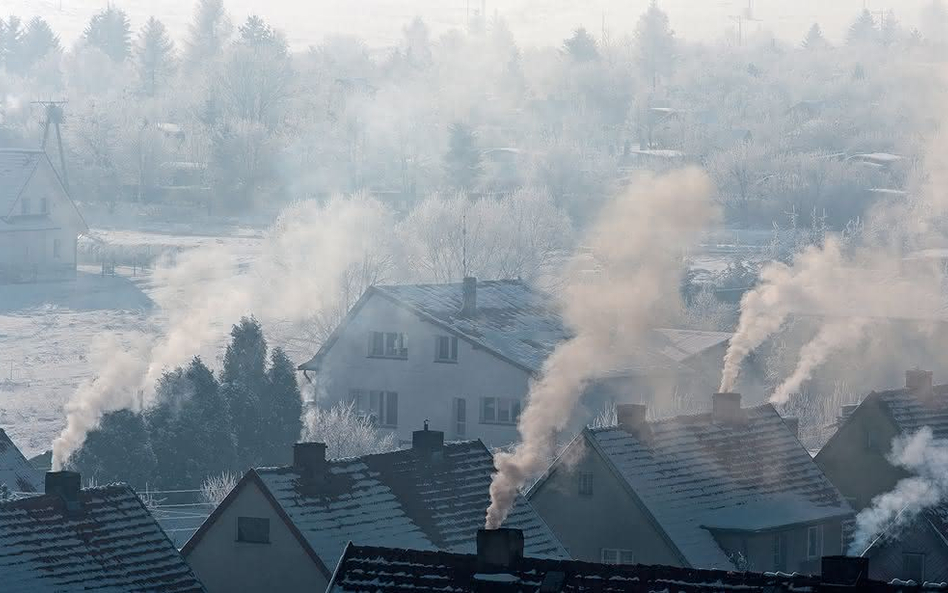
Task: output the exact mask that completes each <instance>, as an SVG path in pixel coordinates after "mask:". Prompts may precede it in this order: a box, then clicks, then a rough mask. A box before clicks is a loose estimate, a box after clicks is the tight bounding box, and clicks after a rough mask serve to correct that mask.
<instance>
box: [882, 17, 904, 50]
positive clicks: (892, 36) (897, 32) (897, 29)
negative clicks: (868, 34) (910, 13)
mask: <svg viewBox="0 0 948 593" xmlns="http://www.w3.org/2000/svg"><path fill="white" fill-rule="evenodd" d="M901 35H902V27H901V25H900V24H899V20H898V19H897V18H896V16H895V11H894V10H892V9H891V8H890V9H889V10H888V12H886V13H885V15H884V16H883V17H882V24H881V26H880V30H879V37H880V39H881V41H882V45H885V46H886V47H888V46H890V45H892V44H893V43H895V42H897V41H898V40H899V37H900V36H901Z"/></svg>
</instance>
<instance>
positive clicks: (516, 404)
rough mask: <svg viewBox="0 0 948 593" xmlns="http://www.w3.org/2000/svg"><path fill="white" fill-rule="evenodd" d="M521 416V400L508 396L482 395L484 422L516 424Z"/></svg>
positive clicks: (482, 420)
mask: <svg viewBox="0 0 948 593" xmlns="http://www.w3.org/2000/svg"><path fill="white" fill-rule="evenodd" d="M519 418H520V400H519V399H515V398H508V397H482V398H481V423H482V424H516V423H517V420H518V419H519Z"/></svg>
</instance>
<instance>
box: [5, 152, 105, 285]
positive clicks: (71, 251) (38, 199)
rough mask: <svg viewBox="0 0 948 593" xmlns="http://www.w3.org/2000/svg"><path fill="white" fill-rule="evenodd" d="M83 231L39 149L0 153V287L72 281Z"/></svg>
mask: <svg viewBox="0 0 948 593" xmlns="http://www.w3.org/2000/svg"><path fill="white" fill-rule="evenodd" d="M87 231H88V227H87V226H86V223H85V220H83V218H82V215H81V214H80V213H79V210H78V209H77V208H76V205H75V204H74V203H73V201H72V200H71V199H70V198H69V194H68V193H67V192H66V188H65V187H64V186H63V183H62V180H61V179H60V177H59V174H57V173H56V170H55V169H54V168H53V165H52V163H51V162H50V160H49V157H48V156H47V155H46V153H45V152H44V151H42V150H27V149H3V150H0V283H4V282H24V281H27V282H35V281H39V280H56V279H64V278H72V277H75V274H76V241H77V239H78V237H79V235H81V234H83V233H85V232H87Z"/></svg>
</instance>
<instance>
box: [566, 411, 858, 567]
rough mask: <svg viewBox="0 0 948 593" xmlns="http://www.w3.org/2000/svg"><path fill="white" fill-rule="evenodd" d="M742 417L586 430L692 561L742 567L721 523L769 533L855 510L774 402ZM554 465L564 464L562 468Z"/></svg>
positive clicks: (685, 419)
mask: <svg viewBox="0 0 948 593" xmlns="http://www.w3.org/2000/svg"><path fill="white" fill-rule="evenodd" d="M742 415H743V418H742V419H741V420H739V421H736V422H718V421H715V420H714V419H713V418H712V415H711V414H710V413H706V414H698V415H694V416H678V417H675V418H668V419H664V420H657V421H654V422H649V423H648V431H643V432H642V433H641V434H642V435H643V436H642V437H639V436H636V434H633V433H632V432H631V431H628V430H627V429H624V428H619V427H614V428H601V429H586V430H584V431H583V436H582V437H580V438H585V439H586V441H587V442H588V443H590V444H591V445H592V447H593V449H594V450H596V451H597V452H598V453H599V454H600V455H601V456H602V458H603V459H604V460H605V461H606V462H607V464H608V465H609V466H610V467H611V468H612V469H613V470H614V472H615V473H616V475H617V477H619V479H621V480H622V481H624V482H625V484H626V485H627V486H628V487H629V489H630V490H631V492H633V493H634V496H635V497H636V498H637V499H638V500H639V501H640V502H641V504H642V505H643V506H644V507H645V510H646V511H647V512H648V513H650V514H651V515H652V516H653V517H654V519H655V522H656V524H657V525H658V526H659V527H660V528H661V529H662V530H663V531H664V532H665V534H666V535H667V537H668V540H669V541H670V542H671V543H672V544H673V545H674V546H675V547H676V548H677V549H678V551H679V552H680V553H681V555H682V556H683V558H684V559H685V560H686V561H687V562H688V563H689V564H691V565H692V566H702V567H710V568H722V569H731V568H734V567H733V565H732V563H731V561H730V560H729V559H728V557H727V555H726V554H725V552H724V551H723V550H722V549H721V548H720V547H719V546H718V545H717V543H716V542H715V539H714V536H713V534H712V530H738V531H762V530H769V529H775V528H778V527H785V526H790V525H798V524H805V523H811V522H819V521H824V520H827V519H830V518H834V517H848V516H850V515H852V512H853V511H852V509H851V508H850V507H849V505H848V504H847V503H846V501H845V500H844V499H843V497H842V495H841V494H840V493H839V491H838V490H837V489H836V488H835V487H834V486H833V485H832V484H831V483H830V482H829V480H828V479H827V478H826V476H825V475H823V472H822V471H820V469H819V468H818V467H817V465H816V464H815V463H814V462H813V460H812V459H811V457H810V455H809V453H807V451H806V449H805V448H804V447H803V445H801V444H800V442H799V441H798V440H797V437H796V435H795V434H794V433H793V432H791V430H790V429H789V428H788V427H787V425H786V424H785V423H784V421H783V419H782V418H781V417H780V415H779V414H777V411H776V410H775V409H774V408H773V406H771V405H770V404H764V405H761V406H756V407H752V408H745V409H743V410H742ZM554 467H555V465H554Z"/></svg>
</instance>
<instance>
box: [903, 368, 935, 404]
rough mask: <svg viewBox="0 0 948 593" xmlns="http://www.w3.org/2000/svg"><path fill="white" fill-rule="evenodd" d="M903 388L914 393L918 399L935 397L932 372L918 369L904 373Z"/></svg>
mask: <svg viewBox="0 0 948 593" xmlns="http://www.w3.org/2000/svg"><path fill="white" fill-rule="evenodd" d="M905 388H906V389H908V390H909V391H911V392H913V393H915V394H916V395H917V396H918V398H919V399H923V400H930V399H932V397H934V395H935V390H934V388H933V383H932V372H931V371H923V370H920V369H911V370H908V371H905Z"/></svg>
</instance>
